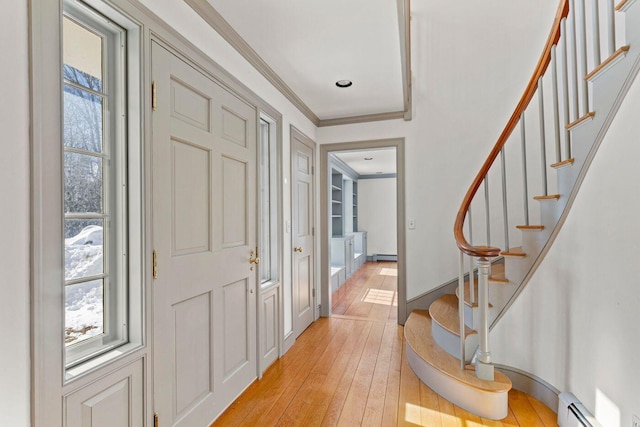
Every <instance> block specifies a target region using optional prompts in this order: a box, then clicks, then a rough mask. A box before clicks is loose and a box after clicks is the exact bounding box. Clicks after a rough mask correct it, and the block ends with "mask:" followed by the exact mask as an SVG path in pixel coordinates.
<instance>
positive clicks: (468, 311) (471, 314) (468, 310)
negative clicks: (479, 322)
mask: <svg viewBox="0 0 640 427" xmlns="http://www.w3.org/2000/svg"><path fill="white" fill-rule="evenodd" d="M477 311H478V310H477V309H476V308H473V307H471V306H470V305H467V304H465V305H464V324H465V325H467V326H468V327H469V328H471V329H476V327H475V324H476V323H475V320H474V319H475V317H477V315H476V314H475V312H477Z"/></svg>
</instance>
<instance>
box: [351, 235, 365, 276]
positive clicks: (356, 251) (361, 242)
mask: <svg viewBox="0 0 640 427" xmlns="http://www.w3.org/2000/svg"><path fill="white" fill-rule="evenodd" d="M348 235H349V236H352V237H353V264H354V271H356V270H358V269H359V268H360V267H362V265H363V264H364V263H365V262H366V261H367V232H366V231H354V232H353V233H348Z"/></svg>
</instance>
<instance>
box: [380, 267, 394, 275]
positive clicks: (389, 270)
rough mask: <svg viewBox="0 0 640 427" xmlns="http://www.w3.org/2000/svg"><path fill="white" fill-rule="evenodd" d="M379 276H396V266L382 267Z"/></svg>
mask: <svg viewBox="0 0 640 427" xmlns="http://www.w3.org/2000/svg"><path fill="white" fill-rule="evenodd" d="M380 275H381V276H396V277H397V276H398V269H397V268H382V269H380Z"/></svg>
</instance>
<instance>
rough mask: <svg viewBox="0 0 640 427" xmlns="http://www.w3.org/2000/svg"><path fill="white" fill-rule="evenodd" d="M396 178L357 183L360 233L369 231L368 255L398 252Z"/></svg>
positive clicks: (366, 180)
mask: <svg viewBox="0 0 640 427" xmlns="http://www.w3.org/2000/svg"><path fill="white" fill-rule="evenodd" d="M396 208H397V203H396V178H380V179H361V180H358V230H360V231H366V232H367V255H368V256H371V255H373V254H391V255H396V254H397V253H398V245H397V243H398V241H397V235H398V233H397V226H396V222H397V221H396V218H397V216H396Z"/></svg>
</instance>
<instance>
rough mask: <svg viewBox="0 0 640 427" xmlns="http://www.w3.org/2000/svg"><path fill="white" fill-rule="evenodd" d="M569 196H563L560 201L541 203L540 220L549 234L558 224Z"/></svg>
mask: <svg viewBox="0 0 640 427" xmlns="http://www.w3.org/2000/svg"><path fill="white" fill-rule="evenodd" d="M567 196H568V194H561V195H560V199H559V200H545V201H543V202H540V203H539V205H540V219H541V221H540V222H541V223H542V225H544V227H545V230H549V233H551V231H552V230H553V228H554V227H555V226H556V224H557V223H558V220H559V219H560V215H562V211H563V210H564V207H565V206H566V201H567Z"/></svg>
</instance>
